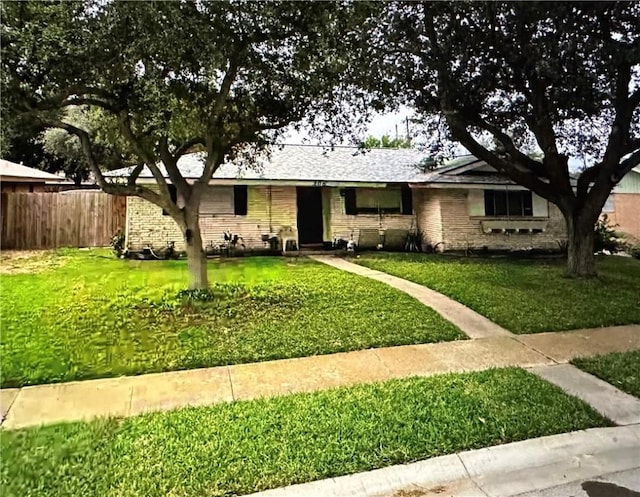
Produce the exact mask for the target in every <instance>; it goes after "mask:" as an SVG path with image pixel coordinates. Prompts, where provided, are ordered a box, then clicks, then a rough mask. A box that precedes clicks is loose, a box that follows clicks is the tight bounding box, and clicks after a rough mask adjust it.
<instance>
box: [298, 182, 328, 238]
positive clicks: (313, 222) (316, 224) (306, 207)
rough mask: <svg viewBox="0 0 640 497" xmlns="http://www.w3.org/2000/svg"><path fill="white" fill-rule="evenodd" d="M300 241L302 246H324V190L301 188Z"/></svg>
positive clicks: (299, 200) (299, 193)
mask: <svg viewBox="0 0 640 497" xmlns="http://www.w3.org/2000/svg"><path fill="white" fill-rule="evenodd" d="M297 193H298V239H299V240H300V246H303V245H320V244H322V232H323V230H322V228H323V226H322V188H320V187H316V186H299V187H298V188H297Z"/></svg>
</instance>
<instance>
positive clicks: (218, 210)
mask: <svg viewBox="0 0 640 497" xmlns="http://www.w3.org/2000/svg"><path fill="white" fill-rule="evenodd" d="M234 211H235V204H234V201H233V187H232V186H210V187H208V188H207V189H206V191H205V192H204V193H203V194H202V199H201V200H200V215H204V216H215V215H217V214H233V213H234Z"/></svg>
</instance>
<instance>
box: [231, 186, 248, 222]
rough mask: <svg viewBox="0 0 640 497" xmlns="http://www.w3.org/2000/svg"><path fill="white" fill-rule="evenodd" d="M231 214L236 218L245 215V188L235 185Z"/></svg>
mask: <svg viewBox="0 0 640 497" xmlns="http://www.w3.org/2000/svg"><path fill="white" fill-rule="evenodd" d="M233 213H234V214H235V215H236V216H246V215H247V186H246V185H236V186H234V187H233Z"/></svg>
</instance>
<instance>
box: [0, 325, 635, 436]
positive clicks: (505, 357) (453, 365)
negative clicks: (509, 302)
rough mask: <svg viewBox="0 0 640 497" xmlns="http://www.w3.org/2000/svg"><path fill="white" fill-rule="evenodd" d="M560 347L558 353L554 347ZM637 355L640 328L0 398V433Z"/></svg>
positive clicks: (67, 386)
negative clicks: (442, 375) (356, 386)
mask: <svg viewBox="0 0 640 497" xmlns="http://www.w3.org/2000/svg"><path fill="white" fill-rule="evenodd" d="M558 344H561V346H558ZM634 349H640V326H637V325H636V326H617V327H612V328H597V329H591V330H577V331H570V332H558V333H545V334H542V335H522V336H518V337H515V336H497V337H490V338H481V339H475V340H463V341H457V342H442V343H434V344H423V345H405V346H399V347H386V348H381V349H369V350H360V351H355V352H346V353H340V354H330V355H323V356H313V357H303V358H298V359H285V360H279V361H270V362H261V363H252V364H239V365H235V366H223V367H217V368H206V369H197V370H188V371H174V372H169V373H158V374H147V375H141V376H126V377H120V378H108V379H100V380H87V381H76V382H70V383H60V384H50V385H39V386H32V387H24V388H21V389H5V390H0V411H2V413H3V418H4V417H5V416H6V419H5V421H4V423H3V428H7V429H13V428H21V427H27V426H33V425H39V424H49V423H55V422H61V421H78V420H87V419H91V418H95V417H99V416H120V417H124V416H133V415H136V414H141V413H144V412H151V411H162V410H170V409H176V408H179V407H185V406H203V405H211V404H215V403H218V402H227V401H232V400H247V399H255V398H259V397H269V396H275V395H286V394H290V393H294V392H309V391H315V390H322V389H327V388H334V387H339V386H347V385H353V384H357V383H371V382H375V381H383V380H387V379H391V378H404V377H410V376H429V375H434V374H438V373H446V372H462V371H478V370H483V369H488V368H492V367H506V366H520V367H524V368H533V367H539V366H548V365H554V364H558V363H564V362H567V361H568V360H570V359H572V358H573V357H579V356H580V357H581V356H591V355H597V354H606V353H609V352H622V351H627V350H634Z"/></svg>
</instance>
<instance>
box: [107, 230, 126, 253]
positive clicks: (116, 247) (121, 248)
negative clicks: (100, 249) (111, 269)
mask: <svg viewBox="0 0 640 497" xmlns="http://www.w3.org/2000/svg"><path fill="white" fill-rule="evenodd" d="M124 244H125V236H124V233H123V232H122V231H121V230H120V229H118V231H116V232H115V233H114V235H113V236H112V237H111V248H112V249H113V253H114V254H115V255H116V257H118V258H120V257H122V256H123V255H124V254H125V253H126V251H127V249H126V247H125V245H124Z"/></svg>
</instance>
